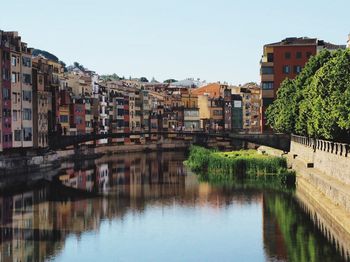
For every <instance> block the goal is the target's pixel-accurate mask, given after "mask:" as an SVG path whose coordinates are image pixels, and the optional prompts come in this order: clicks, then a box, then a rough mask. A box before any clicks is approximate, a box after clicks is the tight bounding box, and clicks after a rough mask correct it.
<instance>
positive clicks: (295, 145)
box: [290, 135, 350, 185]
mask: <svg viewBox="0 0 350 262" xmlns="http://www.w3.org/2000/svg"><path fill="white" fill-rule="evenodd" d="M349 149H350V147H349V145H348V144H342V143H334V142H330V141H325V140H318V139H311V138H307V137H301V136H294V135H293V136H292V138H291V148H290V152H291V154H292V155H294V156H295V157H297V158H299V159H301V160H303V161H304V162H305V163H306V164H308V165H309V166H310V167H312V166H313V168H316V169H318V170H319V171H321V172H323V173H325V174H326V175H328V176H331V177H333V178H335V179H338V180H339V181H341V182H343V183H345V184H348V185H350V151H349Z"/></svg>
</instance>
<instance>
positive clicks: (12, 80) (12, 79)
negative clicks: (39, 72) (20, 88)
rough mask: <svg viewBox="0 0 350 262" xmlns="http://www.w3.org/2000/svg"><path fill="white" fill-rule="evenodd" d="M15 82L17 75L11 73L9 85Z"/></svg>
mask: <svg viewBox="0 0 350 262" xmlns="http://www.w3.org/2000/svg"><path fill="white" fill-rule="evenodd" d="M16 82H17V74H16V73H12V74H11V83H16Z"/></svg>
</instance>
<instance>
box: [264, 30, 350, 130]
mask: <svg viewBox="0 0 350 262" xmlns="http://www.w3.org/2000/svg"><path fill="white" fill-rule="evenodd" d="M344 47H345V46H340V45H334V44H330V43H327V42H324V41H323V40H318V39H316V38H307V37H301V38H296V37H290V38H286V39H284V40H282V41H280V42H277V43H272V44H267V45H265V46H264V48H263V56H262V59H261V70H260V75H261V89H262V93H261V99H262V107H261V115H262V119H261V131H267V130H268V129H267V127H266V116H265V111H266V108H267V107H268V106H269V105H270V104H272V102H273V101H274V99H275V98H276V93H277V90H278V89H279V87H280V85H281V83H282V81H283V80H284V79H286V78H289V79H293V78H295V77H296V76H297V75H298V74H299V73H300V72H301V70H302V69H303V67H304V66H305V64H306V62H307V61H308V60H309V58H310V57H311V56H314V55H316V54H317V53H318V52H319V51H321V50H322V49H325V48H326V49H330V50H335V49H338V48H344Z"/></svg>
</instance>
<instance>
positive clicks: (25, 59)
mask: <svg viewBox="0 0 350 262" xmlns="http://www.w3.org/2000/svg"><path fill="white" fill-rule="evenodd" d="M22 64H23V65H24V66H26V67H31V66H32V59H31V58H30V57H26V56H24V57H22Z"/></svg>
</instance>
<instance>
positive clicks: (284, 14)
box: [0, 0, 350, 84]
mask: <svg viewBox="0 0 350 262" xmlns="http://www.w3.org/2000/svg"><path fill="white" fill-rule="evenodd" d="M349 10H350V1H349V0H333V1H331V2H330V1H325V0H319V1H315V0H294V1H289V2H281V1H277V0H263V1H261V0H256V1H253V0H250V1H249V0H245V1H240V0H238V1H235V0H215V1H214V0H212V1H210V0H172V1H167V0H138V1H137V0H123V1H119V0H60V1H47V0H30V1H24V0H23V1H22V0H11V1H2V2H1V15H0V29H2V30H7V31H9V30H14V31H19V33H20V35H21V36H22V39H23V41H25V42H27V43H28V44H29V45H30V46H32V47H35V48H39V49H44V50H47V51H49V52H52V53H53V54H55V55H56V56H58V57H59V58H60V59H61V60H63V61H64V62H66V63H67V64H71V63H73V62H74V61H78V62H80V63H81V64H83V65H84V66H86V67H88V68H89V69H92V70H95V71H96V72H98V73H99V74H105V73H113V72H115V73H117V74H118V75H121V76H123V75H124V76H125V77H129V76H130V75H131V76H133V77H140V76H146V77H147V78H149V79H150V78H152V77H153V76H154V77H155V78H156V79H158V80H164V79H167V78H175V79H184V78H187V77H194V78H201V79H206V80H207V81H227V82H230V83H234V84H238V83H244V82H247V81H257V82H258V81H259V60H260V57H261V54H262V46H263V45H264V44H265V43H270V42H275V41H279V40H281V39H283V38H285V37H288V36H309V37H318V38H320V39H324V40H326V41H329V42H333V43H336V44H345V43H346V40H347V35H348V33H349V32H350V15H349Z"/></svg>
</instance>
